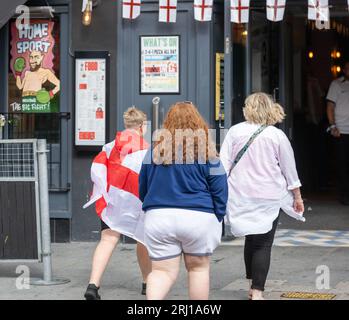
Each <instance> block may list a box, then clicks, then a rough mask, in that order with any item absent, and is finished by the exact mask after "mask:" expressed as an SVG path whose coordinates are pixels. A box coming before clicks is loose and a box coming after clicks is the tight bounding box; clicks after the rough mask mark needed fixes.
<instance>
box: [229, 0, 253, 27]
mask: <svg viewBox="0 0 349 320" xmlns="http://www.w3.org/2000/svg"><path fill="white" fill-rule="evenodd" d="M230 13H231V22H234V23H248V20H249V15H250V0H230Z"/></svg>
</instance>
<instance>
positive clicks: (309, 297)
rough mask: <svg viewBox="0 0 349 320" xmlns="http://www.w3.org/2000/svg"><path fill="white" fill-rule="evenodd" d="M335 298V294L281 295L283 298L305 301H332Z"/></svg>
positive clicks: (289, 293) (288, 293)
mask: <svg viewBox="0 0 349 320" xmlns="http://www.w3.org/2000/svg"><path fill="white" fill-rule="evenodd" d="M335 297H336V295H335V294H330V293H313V292H286V293H283V294H282V295H281V298H286V299H303V300H332V299H334V298H335Z"/></svg>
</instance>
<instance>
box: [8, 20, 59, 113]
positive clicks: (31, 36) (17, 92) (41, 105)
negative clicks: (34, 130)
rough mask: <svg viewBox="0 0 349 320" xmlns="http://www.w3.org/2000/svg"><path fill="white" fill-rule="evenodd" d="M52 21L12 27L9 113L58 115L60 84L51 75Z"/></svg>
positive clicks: (55, 77)
mask: <svg viewBox="0 0 349 320" xmlns="http://www.w3.org/2000/svg"><path fill="white" fill-rule="evenodd" d="M53 28H54V21H51V20H41V19H40V20H31V21H30V23H29V24H24V25H22V26H21V28H17V26H16V23H15V21H13V22H12V23H11V52H10V54H11V61H10V68H11V72H12V74H13V77H14V79H15V80H14V83H13V85H12V87H11V86H10V92H9V100H10V108H9V111H11V112H28V113H41V112H43V113H45V112H59V92H60V80H59V79H58V77H57V75H56V74H55V71H54V48H55V39H54V37H53Z"/></svg>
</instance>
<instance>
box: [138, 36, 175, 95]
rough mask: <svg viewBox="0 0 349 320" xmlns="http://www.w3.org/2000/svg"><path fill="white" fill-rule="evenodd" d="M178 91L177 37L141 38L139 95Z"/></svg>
mask: <svg viewBox="0 0 349 320" xmlns="http://www.w3.org/2000/svg"><path fill="white" fill-rule="evenodd" d="M179 91H180V88H179V36H159V37H158V36H154V37H152V36H142V37H141V93H144V94H147V93H179Z"/></svg>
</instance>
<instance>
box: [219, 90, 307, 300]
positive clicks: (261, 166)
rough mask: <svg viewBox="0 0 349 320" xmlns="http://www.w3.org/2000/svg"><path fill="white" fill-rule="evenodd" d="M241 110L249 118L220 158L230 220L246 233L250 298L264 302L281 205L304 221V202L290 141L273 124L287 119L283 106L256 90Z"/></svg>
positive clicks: (234, 131) (233, 131)
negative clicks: (225, 173)
mask: <svg viewBox="0 0 349 320" xmlns="http://www.w3.org/2000/svg"><path fill="white" fill-rule="evenodd" d="M243 112H244V116H245V119H246V122H243V123H240V124H237V125H235V126H233V127H232V128H231V129H230V130H229V132H228V134H227V136H226V138H225V140H224V142H223V145H222V148H221V153H220V157H221V161H222V163H223V165H224V167H225V170H226V172H227V174H228V186H229V199H228V204H227V223H228V224H230V226H231V231H232V233H233V234H234V235H235V236H237V237H241V236H246V240H245V249H244V259H245V266H246V278H247V279H249V280H250V291H249V298H250V299H253V300H261V299H263V294H262V293H263V291H264V286H265V282H266V279H267V275H268V271H269V266H270V256H271V247H272V244H273V241H274V235H275V231H276V228H277V224H278V218H279V212H280V209H281V208H282V209H283V211H284V212H286V213H287V214H289V215H290V216H292V217H294V218H296V219H298V220H303V221H304V218H303V217H302V213H303V212H304V205H303V200H302V196H301V191H300V187H301V183H300V181H299V178H298V174H297V170H296V164H295V159H294V153H293V150H292V147H291V144H290V142H289V140H288V138H287V137H286V135H285V134H284V133H283V132H282V131H281V130H279V129H277V128H276V127H275V126H274V125H275V124H277V123H281V122H282V121H283V120H284V118H285V113H284V110H283V108H282V107H281V106H280V105H279V104H277V103H274V102H273V100H272V99H271V98H270V97H269V96H268V95H266V94H264V93H255V94H252V95H251V96H249V97H248V98H247V99H246V101H245V107H244V109H243Z"/></svg>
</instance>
